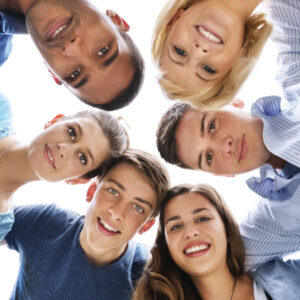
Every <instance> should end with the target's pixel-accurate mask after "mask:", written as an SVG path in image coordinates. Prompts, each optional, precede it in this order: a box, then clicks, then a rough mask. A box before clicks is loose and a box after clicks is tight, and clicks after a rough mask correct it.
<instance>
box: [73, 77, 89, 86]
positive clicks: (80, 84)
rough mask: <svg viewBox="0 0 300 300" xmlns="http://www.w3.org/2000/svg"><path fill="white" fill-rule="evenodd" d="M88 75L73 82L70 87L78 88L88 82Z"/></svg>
mask: <svg viewBox="0 0 300 300" xmlns="http://www.w3.org/2000/svg"><path fill="white" fill-rule="evenodd" d="M89 79H90V76H89V75H88V74H86V75H85V76H84V77H83V78H82V79H81V80H80V81H79V82H78V83H76V84H74V85H73V86H72V87H73V88H74V89H79V88H81V87H83V86H84V85H85V84H87V83H88V81H89Z"/></svg>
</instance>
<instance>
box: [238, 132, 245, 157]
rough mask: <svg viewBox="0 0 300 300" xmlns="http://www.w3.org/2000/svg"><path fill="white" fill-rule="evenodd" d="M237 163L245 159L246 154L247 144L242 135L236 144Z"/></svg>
mask: <svg viewBox="0 0 300 300" xmlns="http://www.w3.org/2000/svg"><path fill="white" fill-rule="evenodd" d="M237 153H238V163H239V162H240V161H241V160H243V159H244V158H245V157H246V154H247V144H246V141H245V136H244V135H243V136H242V137H241V138H240V140H239V142H238V148H237Z"/></svg>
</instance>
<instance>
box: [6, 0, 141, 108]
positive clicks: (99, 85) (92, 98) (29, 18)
mask: <svg viewBox="0 0 300 300" xmlns="http://www.w3.org/2000/svg"><path fill="white" fill-rule="evenodd" d="M0 11H1V13H0V20H1V22H0V24H1V28H0V45H1V54H0V64H1V63H3V62H4V61H5V60H6V59H7V57H8V56H9V53H10V50H11V39H12V35H13V34H15V33H18V32H21V33H24V32H26V31H27V29H28V32H29V34H30V36H31V37H32V39H33V41H34V43H35V44H36V46H37V48H38V50H39V51H40V53H41V55H42V56H43V58H44V60H45V62H46V65H47V66H48V68H49V70H50V72H51V73H52V74H53V76H54V78H55V80H56V82H57V83H59V84H63V85H65V86H66V87H67V88H68V89H69V90H70V91H71V92H72V93H73V94H74V95H75V96H76V97H78V98H79V99H80V100H82V101H83V102H85V103H86V104H89V105H91V106H94V107H98V108H102V109H105V110H114V109H118V108H121V107H124V106H125V105H128V104H129V103H130V102H131V101H132V100H133V98H134V97H135V96H136V95H137V93H138V91H139V89H140V87H141V85H142V81H143V69H144V64H143V59H142V57H141V55H140V53H139V51H138V49H137V48H136V46H135V44H134V43H133V41H132V39H131V38H130V36H129V35H128V34H127V33H126V32H125V31H128V30H129V26H128V24H127V23H126V21H125V20H123V19H122V18H120V17H119V16H118V15H117V14H116V13H114V12H113V11H107V14H108V16H106V15H105V14H103V13H102V12H100V11H98V10H97V9H96V8H95V7H93V6H92V5H91V4H90V3H89V2H88V1H86V0H80V1H77V0H76V1H75V0H63V1H61V0H38V1H34V0H14V1H0ZM24 18H26V25H27V29H26V26H25V21H24Z"/></svg>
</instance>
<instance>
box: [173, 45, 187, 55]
mask: <svg viewBox="0 0 300 300" xmlns="http://www.w3.org/2000/svg"><path fill="white" fill-rule="evenodd" d="M174 50H175V52H176V53H177V54H178V55H180V56H187V53H186V52H185V51H184V50H182V49H180V48H178V47H176V46H175V45H174Z"/></svg>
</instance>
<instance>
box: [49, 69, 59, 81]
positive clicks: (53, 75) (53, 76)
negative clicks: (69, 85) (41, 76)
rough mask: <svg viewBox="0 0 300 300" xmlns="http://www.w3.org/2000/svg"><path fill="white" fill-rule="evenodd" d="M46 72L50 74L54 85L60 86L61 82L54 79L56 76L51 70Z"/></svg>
mask: <svg viewBox="0 0 300 300" xmlns="http://www.w3.org/2000/svg"><path fill="white" fill-rule="evenodd" d="M48 71H49V73H50V74H51V76H52V78H53V79H54V81H55V83H56V84H58V85H62V82H61V81H60V80H59V79H58V78H57V77H56V75H55V74H54V73H53V72H52V71H51V70H49V69H48Z"/></svg>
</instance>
